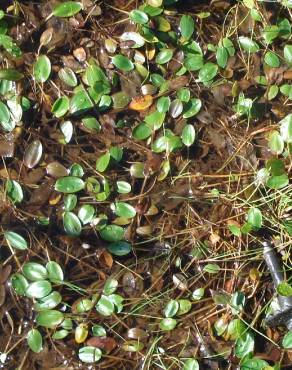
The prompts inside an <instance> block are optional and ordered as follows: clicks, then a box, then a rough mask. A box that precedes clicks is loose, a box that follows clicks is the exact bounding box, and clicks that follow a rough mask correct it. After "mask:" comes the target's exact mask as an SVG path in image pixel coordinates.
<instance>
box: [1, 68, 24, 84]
mask: <svg viewBox="0 0 292 370" xmlns="http://www.w3.org/2000/svg"><path fill="white" fill-rule="evenodd" d="M23 77H24V75H23V74H22V73H20V72H18V71H17V70H16V69H13V68H6V69H0V79H1V80H2V79H3V80H7V81H19V80H21V79H22V78H23Z"/></svg>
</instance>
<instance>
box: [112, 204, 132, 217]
mask: <svg viewBox="0 0 292 370" xmlns="http://www.w3.org/2000/svg"><path fill="white" fill-rule="evenodd" d="M114 211H115V213H116V214H117V215H118V216H120V217H125V218H133V217H135V216H136V211H135V208H134V207H133V206H131V205H130V204H128V203H125V202H117V203H116V204H115V205H114Z"/></svg>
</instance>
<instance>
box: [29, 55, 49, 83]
mask: <svg viewBox="0 0 292 370" xmlns="http://www.w3.org/2000/svg"><path fill="white" fill-rule="evenodd" d="M50 74H51V62H50V59H49V58H48V57H47V56H46V55H41V56H39V57H38V59H37V61H36V63H35V64H34V67H33V75H34V77H35V79H36V81H37V82H41V83H43V82H46V81H47V79H48V78H49V77H50Z"/></svg>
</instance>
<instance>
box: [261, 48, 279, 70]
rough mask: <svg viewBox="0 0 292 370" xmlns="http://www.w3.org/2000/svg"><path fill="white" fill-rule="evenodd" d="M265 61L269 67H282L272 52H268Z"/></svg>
mask: <svg viewBox="0 0 292 370" xmlns="http://www.w3.org/2000/svg"><path fill="white" fill-rule="evenodd" d="M264 60H265V63H266V64H267V65H268V66H269V67H272V68H278V67H279V66H280V59H279V57H278V56H277V54H275V53H273V52H272V51H268V52H266V54H265V58H264Z"/></svg>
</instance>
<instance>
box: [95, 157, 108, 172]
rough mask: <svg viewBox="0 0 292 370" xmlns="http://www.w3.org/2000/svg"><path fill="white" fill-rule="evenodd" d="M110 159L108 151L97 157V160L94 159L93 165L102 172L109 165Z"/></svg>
mask: <svg viewBox="0 0 292 370" xmlns="http://www.w3.org/2000/svg"><path fill="white" fill-rule="evenodd" d="M110 159H111V155H110V153H109V152H106V153H105V154H103V155H102V156H101V157H99V158H98V160H97V161H96V166H95V167H96V169H97V171H99V172H104V171H105V170H106V169H107V168H108V166H109V163H110Z"/></svg>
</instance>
